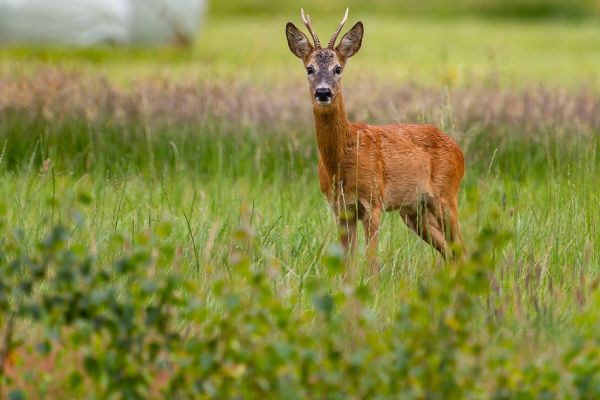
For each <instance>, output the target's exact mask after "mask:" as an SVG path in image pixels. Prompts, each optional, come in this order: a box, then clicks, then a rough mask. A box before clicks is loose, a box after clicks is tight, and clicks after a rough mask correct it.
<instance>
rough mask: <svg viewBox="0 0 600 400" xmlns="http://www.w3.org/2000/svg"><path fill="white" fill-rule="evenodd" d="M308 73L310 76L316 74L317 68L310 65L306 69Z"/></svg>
mask: <svg viewBox="0 0 600 400" xmlns="http://www.w3.org/2000/svg"><path fill="white" fill-rule="evenodd" d="M306 73H307V74H308V75H312V74H314V73H315V68H314V67H313V66H312V65H309V66H308V67H306Z"/></svg>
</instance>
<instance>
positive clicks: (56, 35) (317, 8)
mask: <svg viewBox="0 0 600 400" xmlns="http://www.w3.org/2000/svg"><path fill="white" fill-rule="evenodd" d="M346 6H349V7H350V20H349V24H351V23H353V22H354V21H356V20H359V19H361V20H363V21H364V22H365V26H366V34H365V42H364V46H363V49H362V52H361V56H359V57H356V58H355V59H354V60H353V62H352V63H353V64H355V65H356V67H353V68H351V69H350V74H351V75H352V74H356V73H357V71H369V74H368V76H372V77H379V78H385V79H391V80H393V81H401V82H402V81H407V80H410V81H418V82H425V83H434V84H436V85H438V84H439V85H450V86H452V85H456V84H467V83H470V82H472V81H473V80H484V79H489V78H490V77H493V79H497V80H500V81H501V82H502V83H504V84H510V85H516V86H520V85H523V84H525V83H527V84H530V83H532V82H540V81H542V82H554V83H560V84H565V85H567V86H573V85H579V84H581V82H582V80H585V81H586V85H590V84H592V85H594V86H596V85H597V83H598V80H597V73H596V71H598V67H599V66H600V61H599V56H598V51H597V49H598V46H597V43H599V39H600V29H598V28H597V26H598V23H597V22H598V17H599V16H600V2H599V1H596V0H572V1H559V0H505V1H501V0H460V1H453V2H446V1H441V0H429V1H412V0H403V1H392V0H375V1H371V2H368V3H367V2H362V1H356V0H348V1H344V2H341V1H332V2H327V3H323V2H320V1H316V0H306V1H289V2H272V1H266V0H250V1H237V0H223V1H211V2H208V1H207V0H148V1H146V0H52V1H50V0H0V46H1V47H0V68H2V69H3V70H4V71H5V72H6V71H7V70H9V69H10V68H12V67H16V68H17V69H19V70H21V69H23V68H31V67H32V66H35V65H36V64H37V63H39V62H42V63H43V64H44V65H48V64H56V63H59V64H61V65H63V66H65V67H68V66H69V65H70V66H71V67H76V68H77V69H80V70H81V69H83V70H87V69H89V68H91V69H92V70H93V71H98V72H101V73H103V74H104V75H106V76H108V77H110V78H111V79H114V80H117V81H121V82H130V81H131V80H134V79H138V78H139V77H141V76H145V75H148V74H163V75H166V76H168V77H169V79H175V80H177V79H179V80H180V79H193V78H195V77H198V76H204V77H206V76H214V75H215V74H216V75H217V76H221V77H230V78H231V77H236V78H246V79H250V80H253V81H257V82H260V81H264V80H267V81H271V80H272V78H273V76H276V77H278V78H284V79H285V80H288V79H298V78H300V77H301V75H302V70H301V69H300V68H299V66H298V63H297V62H295V61H296V60H294V59H293V57H292V56H291V55H290V53H289V52H288V50H287V46H286V42H285V37H284V34H283V26H284V25H285V23H286V22H287V21H288V20H289V21H293V22H295V23H296V24H297V25H300V26H301V25H302V24H301V21H300V17H299V9H300V7H304V8H305V9H306V10H307V11H308V12H309V13H310V14H311V15H312V17H313V23H314V25H315V26H316V29H317V31H318V32H319V34H320V35H321V36H324V37H325V36H329V35H330V34H331V32H332V31H333V30H334V29H335V27H336V25H337V22H338V21H339V19H340V17H341V15H342V13H343V10H344V9H345V7H346ZM82 47H83V49H82ZM20 62H23V63H25V64H26V65H21V64H19V63H20ZM123 63H127V68H123ZM291 68H295V70H292V69H291ZM355 76H356V75H355Z"/></svg>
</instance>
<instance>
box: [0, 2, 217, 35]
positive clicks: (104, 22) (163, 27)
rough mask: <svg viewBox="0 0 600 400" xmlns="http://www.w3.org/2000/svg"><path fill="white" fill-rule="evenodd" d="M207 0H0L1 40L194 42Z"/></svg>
mask: <svg viewBox="0 0 600 400" xmlns="http://www.w3.org/2000/svg"><path fill="white" fill-rule="evenodd" d="M204 5H205V0H0V42H11V43H65V44H74V45H91V44H96V43H106V42H108V43H119V44H136V43H143V44H167V43H173V42H182V41H183V42H190V41H192V40H193V39H194V37H195V35H196V32H197V31H198V27H199V22H200V18H201V15H202V13H203V11H204Z"/></svg>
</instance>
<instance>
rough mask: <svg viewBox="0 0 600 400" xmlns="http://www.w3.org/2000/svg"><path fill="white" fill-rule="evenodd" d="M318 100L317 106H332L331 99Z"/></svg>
mask: <svg viewBox="0 0 600 400" xmlns="http://www.w3.org/2000/svg"><path fill="white" fill-rule="evenodd" d="M316 100H317V104H318V105H320V106H327V105H329V104H331V99H329V100H319V99H316Z"/></svg>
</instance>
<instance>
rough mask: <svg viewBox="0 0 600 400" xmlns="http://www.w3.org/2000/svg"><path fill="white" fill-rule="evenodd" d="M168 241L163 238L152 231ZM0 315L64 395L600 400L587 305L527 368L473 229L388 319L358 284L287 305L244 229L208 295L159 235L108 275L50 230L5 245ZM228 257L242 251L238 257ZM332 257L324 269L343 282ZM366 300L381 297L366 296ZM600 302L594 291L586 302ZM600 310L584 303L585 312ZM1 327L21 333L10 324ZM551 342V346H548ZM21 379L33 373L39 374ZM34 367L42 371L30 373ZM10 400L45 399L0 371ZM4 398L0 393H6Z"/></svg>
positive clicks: (12, 342)
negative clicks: (457, 254)
mask: <svg viewBox="0 0 600 400" xmlns="http://www.w3.org/2000/svg"><path fill="white" fill-rule="evenodd" d="M161 230H164V229H161ZM4 237H5V240H4V242H3V243H2V247H1V248H0V252H1V254H2V258H1V260H0V272H1V273H0V286H1V287H2V288H3V290H2V294H3V298H4V299H5V301H4V302H3V306H2V308H1V310H0V321H2V323H3V324H2V327H3V328H2V329H1V330H0V333H1V334H2V337H3V338H6V337H7V334H10V332H9V330H8V329H16V331H15V332H22V330H23V329H24V327H25V326H27V327H28V328H27V329H28V330H29V331H31V332H34V334H33V336H31V335H30V336H29V337H28V338H27V339H26V340H25V341H24V342H23V341H21V340H17V337H21V335H20V334H18V335H17V334H15V332H13V333H12V334H11V338H9V340H3V341H2V343H3V346H7V347H2V348H0V351H1V352H2V353H4V354H17V356H14V357H16V358H18V357H19V355H20V354H21V355H22V354H23V353H22V351H20V349H21V348H23V346H25V345H32V344H35V348H36V351H37V353H38V354H39V357H41V358H42V359H44V358H48V357H50V358H53V359H54V360H55V362H57V363H59V362H60V360H61V359H62V360H65V359H68V357H69V355H71V357H73V355H74V359H75V360H76V361H75V362H74V364H64V365H62V368H63V369H62V370H60V369H58V370H53V371H44V372H45V373H46V374H49V375H50V376H51V377H53V378H52V379H53V385H54V390H57V388H59V390H60V391H61V393H62V396H64V397H68V398H123V399H132V398H163V397H168V398H198V397H200V398H246V399H251V398H281V399H283V398H285V399H303V398H340V399H345V398H378V399H386V398H390V399H392V398H398V397H400V398H428V399H449V398H457V399H458V398H477V397H485V398H498V399H502V398H507V399H508V398H515V397H519V398H561V397H579V398H596V397H597V396H598V395H600V373H599V372H598V371H600V357H599V354H598V346H597V345H598V339H599V338H598V335H597V330H596V329H595V328H596V325H597V322H595V321H597V318H598V314H597V311H596V310H595V309H594V307H589V308H588V309H587V310H585V311H584V312H581V313H576V314H577V315H579V316H578V317H576V318H574V320H577V321H579V322H578V323H579V324H581V326H582V329H581V334H578V335H576V336H575V337H572V338H569V339H568V340H567V341H562V342H561V343H560V348H559V349H556V351H553V352H550V351H549V352H544V351H542V352H539V353H535V354H532V356H531V357H523V355H522V354H521V353H520V352H522V351H526V345H525V344H523V343H521V342H519V341H517V340H516V339H515V338H514V337H513V336H512V335H511V334H510V332H509V331H506V330H505V329H504V328H502V326H501V325H500V324H498V321H497V320H495V319H494V318H491V317H492V316H491V315H490V314H488V313H489V311H486V307H485V304H486V303H487V302H488V301H489V299H490V296H491V290H490V289H491V287H490V281H491V278H492V276H493V274H494V258H493V252H494V251H495V250H498V249H501V248H502V247H504V246H505V245H506V243H507V242H508V241H509V240H510V235H508V234H506V233H503V232H498V231H497V230H496V229H494V228H492V227H491V226H489V227H487V228H485V229H483V230H482V231H481V234H480V236H479V238H478V240H477V245H476V247H475V248H474V251H473V253H472V254H473V256H472V257H471V258H470V259H469V260H468V261H466V262H464V263H459V264H454V265H447V266H444V267H439V268H437V269H436V270H435V272H434V273H433V275H432V276H431V277H430V278H429V279H427V280H426V281H423V282H422V283H421V284H420V285H417V286H416V287H413V288H406V289H405V290H403V291H402V293H401V298H402V301H401V302H399V303H398V304H397V305H396V306H395V307H394V309H395V311H394V312H393V316H390V317H391V318H390V320H389V322H386V323H380V322H378V321H377V320H376V319H374V318H373V309H372V305H371V303H370V301H369V300H368V299H369V297H370V296H369V294H368V291H369V290H368V289H367V287H366V286H364V285H362V284H358V285H356V286H354V285H351V284H344V285H342V286H341V287H339V288H336V287H332V286H330V284H329V283H328V281H329V279H330V278H325V279H315V280H314V281H313V282H312V283H311V284H310V285H307V286H306V289H305V291H306V293H303V294H302V296H307V297H310V298H312V299H313V307H314V308H312V309H311V308H310V307H309V308H301V307H298V306H297V304H296V301H295V294H291V293H292V292H290V291H289V290H288V289H289V288H287V287H286V284H285V283H283V282H284V281H283V280H282V276H281V275H280V272H278V271H279V270H278V269H277V268H276V264H273V260H271V261H269V260H267V259H264V258H262V257H261V256H260V253H261V248H260V244H259V242H257V241H256V236H255V234H254V232H252V230H248V229H246V228H244V229H240V230H238V231H237V232H236V234H235V236H234V239H233V240H234V243H235V244H236V245H235V246H234V250H232V254H231V264H230V271H231V272H230V273H229V274H226V275H223V276H222V278H220V279H215V280H214V281H213V283H212V284H211V285H210V286H209V287H208V288H207V289H203V288H202V285H201V284H199V282H195V281H193V280H189V279H185V278H184V277H183V275H182V274H181V273H180V272H178V271H175V270H172V271H168V272H167V271H162V270H161V269H160V268H158V267H157V265H156V263H155V262H156V259H157V258H158V257H159V255H158V254H157V250H158V249H157V248H156V247H155V245H154V243H155V241H154V239H153V238H152V237H151V236H145V235H144V236H140V237H138V239H137V241H136V243H134V244H133V247H132V248H131V251H130V252H129V254H128V255H126V256H125V257H123V258H121V259H120V260H118V261H117V262H116V263H115V265H113V266H108V265H107V266H103V265H101V264H99V263H98V262H97V259H96V257H94V256H92V255H91V254H89V253H88V252H87V251H85V250H82V249H85V243H73V242H72V240H71V239H70V237H69V234H68V231H66V230H65V229H63V228H56V229H54V230H53V231H52V232H51V233H50V234H49V235H48V236H47V237H46V238H45V239H44V240H43V241H41V242H40V243H39V245H38V246H37V250H36V251H34V252H31V253H28V252H25V251H24V249H23V248H22V246H21V243H20V242H19V236H18V235H16V236H15V235H4ZM235 249H237V250H235ZM341 262H342V261H341V258H340V255H339V252H338V251H336V250H335V249H332V250H331V251H329V252H328V253H327V255H326V256H325V257H324V258H323V263H324V264H325V267H326V268H328V269H329V270H330V271H331V272H333V273H334V274H337V273H338V272H339V267H338V266H339V264H340V263H341ZM373 290H377V289H376V288H373ZM596 298H597V299H600V297H599V296H596ZM596 303H597V302H595V304H596ZM12 316H16V317H17V324H16V325H15V326H14V327H13V328H8V327H7V325H6V324H5V322H6V321H7V320H8V319H10V318H11V317H12ZM548 345H552V341H550V342H549V343H548ZM21 368H22V370H21V372H22V373H25V372H27V371H29V372H28V373H33V374H35V373H40V371H37V369H38V367H36V365H25V366H22V367H21ZM41 368H43V367H41ZM0 371H1V372H2V375H0V379H1V381H0V382H1V383H2V386H0V390H2V391H3V393H8V397H9V398H11V399H21V398H24V396H25V393H31V394H35V393H38V394H43V393H44V391H43V389H42V387H41V386H36V385H33V386H29V385H28V386H22V385H23V383H22V382H21V381H19V380H18V379H17V378H18V377H17V376H15V375H14V374H12V375H11V373H10V372H7V371H5V370H4V369H2V370H0ZM7 388H8V389H7Z"/></svg>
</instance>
